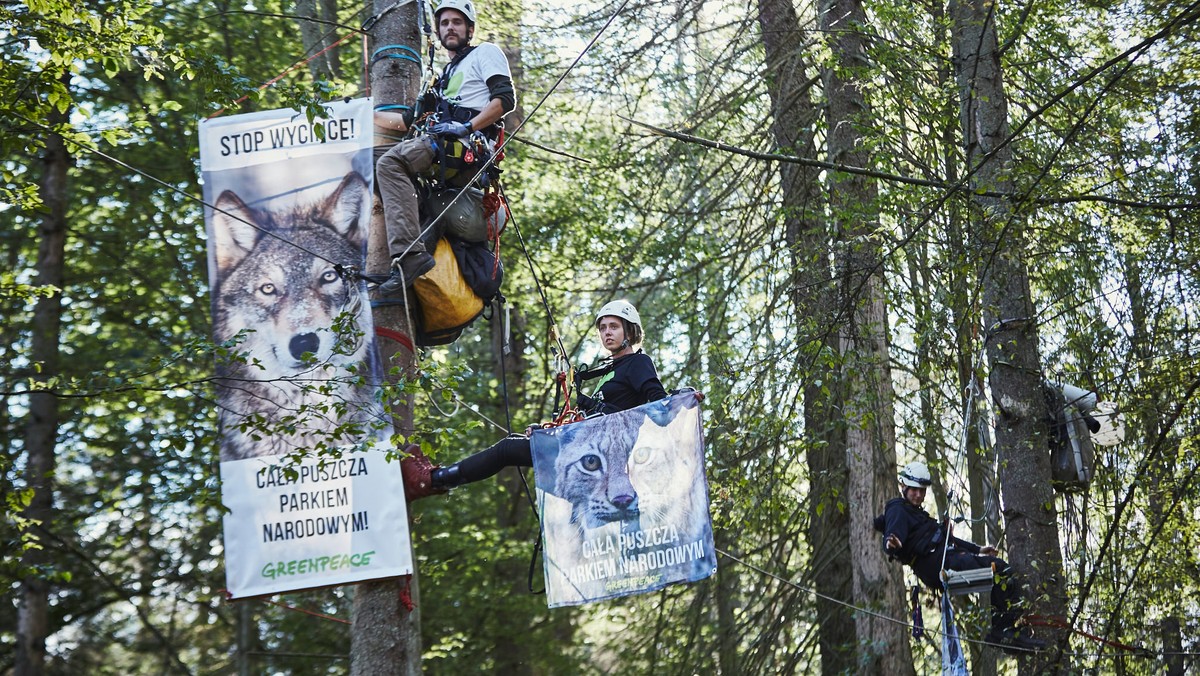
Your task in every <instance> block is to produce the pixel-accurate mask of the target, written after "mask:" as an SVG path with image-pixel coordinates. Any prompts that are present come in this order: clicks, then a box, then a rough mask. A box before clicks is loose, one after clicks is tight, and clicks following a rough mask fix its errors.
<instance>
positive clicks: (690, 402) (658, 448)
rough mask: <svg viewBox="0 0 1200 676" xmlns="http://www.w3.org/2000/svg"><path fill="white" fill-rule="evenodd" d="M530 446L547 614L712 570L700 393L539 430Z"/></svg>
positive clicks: (701, 575) (713, 557) (693, 577)
mask: <svg viewBox="0 0 1200 676" xmlns="http://www.w3.org/2000/svg"><path fill="white" fill-rule="evenodd" d="M531 447H532V450H533V468H534V476H535V483H536V486H537V501H538V506H539V507H540V509H541V513H542V529H543V532H542V534H543V536H544V538H545V542H546V547H545V554H544V561H543V562H544V569H545V576H546V601H547V603H548V604H549V605H550V607H551V608H555V607H559V606H569V605H578V604H581V603H587V602H590V601H599V600H602V599H608V598H614V597H618V596H626V595H629V594H639V593H642V592H648V591H653V590H656V589H661V588H663V587H665V586H667V585H669V584H673V583H677V582H694V581H696V580H701V579H704V578H706V577H708V576H710V575H712V574H713V573H714V572H716V570H717V554H716V548H715V546H714V544H713V532H712V519H711V518H710V516H709V511H708V482H707V480H706V479H705V474H704V433H703V429H702V426H701V417H700V395H699V394H698V393H696V392H683V393H679V394H675V395H673V396H671V397H668V398H666V399H663V400H661V401H657V402H651V403H649V404H645V405H643V406H639V407H637V408H634V409H630V410H628V411H622V412H620V413H615V414H612V415H606V416H601V417H597V418H591V419H589V420H585V421H582V422H577V423H572V424H570V425H564V426H562V427H557V428H554V429H548V430H537V431H535V432H534V433H533V436H532V439H531Z"/></svg>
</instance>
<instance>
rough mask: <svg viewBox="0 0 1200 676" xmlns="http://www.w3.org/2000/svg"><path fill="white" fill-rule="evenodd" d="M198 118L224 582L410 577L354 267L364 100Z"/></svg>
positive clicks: (367, 190)
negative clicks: (310, 109) (319, 108)
mask: <svg viewBox="0 0 1200 676" xmlns="http://www.w3.org/2000/svg"><path fill="white" fill-rule="evenodd" d="M325 113H326V115H325V117H323V118H318V119H315V120H312V121H310V120H309V119H308V118H307V116H305V115H304V114H302V113H298V112H297V111H294V110H272V111H265V112H258V113H250V114H246V115H236V116H231V117H225V118H218V119H215V120H206V121H204V122H202V123H201V125H200V164H201V170H202V172H203V177H204V202H205V205H206V206H205V217H206V222H207V226H208V274H209V281H210V284H211V288H212V313H213V338H214V340H215V342H216V343H217V345H218V354H217V379H216V383H217V385H216V397H217V407H218V419H219V422H220V427H221V498H222V501H223V503H224V504H225V507H226V508H227V509H228V512H227V513H226V514H225V569H226V585H227V588H228V591H229V592H230V593H231V594H232V596H233V597H234V598H241V597H247V596H259V595H265V594H274V593H277V592H283V591H292V590H296V589H306V588H311V587H320V586H326V585H336V584H344V583H349V582H357V581H361V580H369V579H376V578H382V577H392V576H396V575H404V574H408V573H411V572H412V556H411V554H410V547H409V533H408V515H407V508H406V505H405V502H404V492H403V491H402V490H399V489H398V487H399V486H401V485H402V481H401V477H400V465H399V463H398V462H397V461H396V460H392V461H390V462H389V460H388V458H389V452H390V451H391V450H392V449H391V447H390V445H389V442H388V439H389V436H390V432H391V424H390V420H389V419H388V418H387V417H386V416H385V415H384V412H383V408H382V406H381V404H380V403H379V401H378V398H377V397H376V393H377V391H378V387H379V383H380V380H381V372H382V369H381V367H380V363H379V356H378V351H377V350H376V347H375V330H374V327H373V326H372V323H371V306H370V302H369V301H368V300H367V296H366V288H365V286H364V285H363V283H362V282H360V281H357V280H353V281H352V280H349V279H347V278H345V277H344V276H343V275H342V274H340V272H341V269H342V268H341V267H340V266H345V267H356V268H359V269H362V267H363V263H364V260H365V254H366V246H367V232H368V229H369V227H370V218H371V195H372V190H371V184H372V180H373V176H374V171H373V165H374V163H373V155H372V145H373V138H372V135H373V131H374V128H373V126H372V119H371V118H372V106H371V100H370V99H358V100H350V101H343V102H337V103H332V104H329V105H328V106H326V107H325Z"/></svg>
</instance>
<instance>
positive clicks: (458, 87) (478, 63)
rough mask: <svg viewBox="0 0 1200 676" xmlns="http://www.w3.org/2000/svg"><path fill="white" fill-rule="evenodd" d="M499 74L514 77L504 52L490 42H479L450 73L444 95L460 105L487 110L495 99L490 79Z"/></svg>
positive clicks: (477, 109) (476, 109)
mask: <svg viewBox="0 0 1200 676" xmlns="http://www.w3.org/2000/svg"><path fill="white" fill-rule="evenodd" d="M496 75H504V76H506V77H508V78H510V79H511V78H512V75H511V74H510V73H509V70H508V59H507V58H505V56H504V52H502V51H500V48H499V47H497V46H496V45H494V44H492V43H490V42H484V43H481V44H479V45H477V46H476V47H475V48H474V49H472V50H471V51H470V52H468V53H467V55H466V56H465V57H463V60H462V61H459V62H458V65H457V66H455V67H454V70H453V71H452V72H451V74H450V81H449V82H448V83H446V90H445V92H444V95H445V97H446V100H448V101H449V102H451V103H453V104H454V105H456V106H462V107H464V108H470V109H472V110H475V111H480V110H483V108H484V106H486V105H487V104H488V102H489V101H491V100H492V95H491V94H490V93H489V92H488V86H487V81H488V79H489V78H492V77H494V76H496Z"/></svg>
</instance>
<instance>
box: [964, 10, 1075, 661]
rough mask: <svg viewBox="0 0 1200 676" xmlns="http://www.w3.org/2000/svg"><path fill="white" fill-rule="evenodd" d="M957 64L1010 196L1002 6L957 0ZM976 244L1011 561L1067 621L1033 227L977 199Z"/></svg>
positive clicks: (984, 178) (969, 125)
mask: <svg viewBox="0 0 1200 676" xmlns="http://www.w3.org/2000/svg"><path fill="white" fill-rule="evenodd" d="M950 12H951V17H952V19H953V31H954V36H953V43H954V65H955V69H956V73H957V79H958V86H959V95H960V105H961V109H960V122H961V124H962V129H963V142H964V143H965V145H966V153H965V154H966V158H967V167H968V168H969V169H970V170H971V171H973V172H974V176H973V178H972V179H971V187H972V188H973V189H978V190H992V191H1000V192H1005V193H1008V192H1012V190H1013V187H1012V181H1011V178H1010V175H1011V172H1012V164H1013V162H1012V151H1011V149H1010V147H1009V146H1007V145H1002V144H1004V143H1005V142H1006V140H1007V139H1008V136H1009V127H1008V99H1007V97H1006V94H1005V91H1004V82H1003V78H1002V73H1001V68H1000V54H999V52H998V50H997V39H996V24H995V17H996V13H997V8H996V6H995V4H994V3H991V2H984V1H983V0H962V1H956V2H953V3H951V8H950ZM973 205H974V206H975V207H976V213H975V217H976V219H977V225H976V227H975V228H974V235H975V237H974V245H975V250H976V252H977V255H978V257H979V258H978V261H979V270H980V276H981V287H982V290H983V294H982V295H983V317H984V324H985V326H988V327H989V328H990V329H991V330H992V331H993V332H992V333H991V334H990V335H989V341H988V358H989V360H990V362H991V374H990V377H989V385H990V387H991V391H992V399H993V402H994V403H995V406H996V409H997V411H996V413H997V417H996V452H997V455H998V457H999V460H1000V481H1001V485H1002V487H1003V494H1004V511H1003V514H1004V518H1005V523H1006V526H1007V533H1008V534H1007V543H1008V549H1009V559H1010V563H1012V564H1013V566H1014V568H1015V569H1016V571H1017V573H1018V575H1019V576H1020V577H1021V579H1022V580H1023V582H1024V583H1025V595H1026V597H1027V598H1029V599H1030V600H1031V606H1030V609H1031V610H1032V612H1034V613H1036V614H1038V615H1042V616H1050V617H1059V618H1061V617H1065V615H1066V596H1065V592H1064V590H1063V587H1062V582H1061V581H1062V555H1061V550H1060V548H1059V537H1058V515H1057V509H1056V507H1055V498H1054V491H1053V489H1052V488H1051V484H1050V455H1049V453H1047V452H1046V448H1047V445H1046V440H1047V430H1046V428H1045V422H1044V419H1045V403H1044V402H1043V398H1042V391H1041V380H1042V376H1041V372H1042V371H1041V359H1040V356H1039V350H1038V330H1037V323H1036V320H1035V312H1034V308H1033V301H1032V297H1031V294H1030V290H1029V271H1028V268H1027V266H1026V263H1025V257H1024V255H1025V246H1024V245H1025V228H1024V224H1023V219H1022V216H1021V214H1020V213H1019V212H1018V210H1016V209H1014V208H1013V206H1012V205H1011V204H1010V203H1009V202H1008V201H1006V200H1001V199H996V198H987V197H983V196H975V197H974V201H973ZM1057 661H1058V657H1057V656H1056V655H1055V653H1054V652H1053V651H1044V652H1042V653H1040V654H1038V655H1037V656H1036V657H1032V658H1023V659H1022V660H1021V662H1022V671H1029V673H1042V672H1044V671H1047V670H1053V669H1054V667H1053V666H1052V665H1055V664H1057Z"/></svg>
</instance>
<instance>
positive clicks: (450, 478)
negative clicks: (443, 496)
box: [430, 462, 463, 490]
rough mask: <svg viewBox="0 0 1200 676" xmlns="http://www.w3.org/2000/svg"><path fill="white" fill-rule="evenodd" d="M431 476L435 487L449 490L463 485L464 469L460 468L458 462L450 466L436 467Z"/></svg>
mask: <svg viewBox="0 0 1200 676" xmlns="http://www.w3.org/2000/svg"><path fill="white" fill-rule="evenodd" d="M430 478H431V483H432V484H433V487H434V488H435V489H437V490H449V489H451V488H454V487H456V486H461V485H463V478H462V471H461V470H460V469H459V467H458V463H457V462H456V463H454V464H453V465H450V466H449V467H438V468H436V469H434V470H433V473H432V475H431V476H430Z"/></svg>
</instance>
